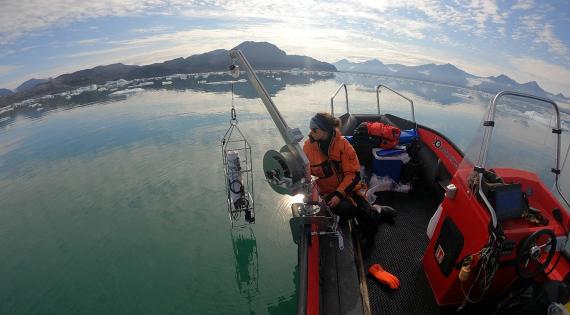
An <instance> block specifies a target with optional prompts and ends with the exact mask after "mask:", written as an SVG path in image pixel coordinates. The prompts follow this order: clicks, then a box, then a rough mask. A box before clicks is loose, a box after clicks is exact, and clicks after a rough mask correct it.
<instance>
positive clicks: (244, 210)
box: [221, 95, 255, 228]
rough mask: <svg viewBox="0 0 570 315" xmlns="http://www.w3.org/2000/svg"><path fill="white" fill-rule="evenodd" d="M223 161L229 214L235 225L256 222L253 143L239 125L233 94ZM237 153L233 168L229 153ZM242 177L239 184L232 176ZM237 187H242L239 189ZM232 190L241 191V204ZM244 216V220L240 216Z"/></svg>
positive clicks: (233, 225) (224, 141) (225, 135)
mask: <svg viewBox="0 0 570 315" xmlns="http://www.w3.org/2000/svg"><path fill="white" fill-rule="evenodd" d="M221 142H222V161H223V165H224V178H225V183H226V191H227V199H226V201H227V205H228V216H229V218H230V222H231V224H232V228H233V227H241V226H245V225H247V224H251V223H254V222H255V198H254V187H253V159H252V152H251V145H250V144H249V142H248V141H247V140H246V138H245V136H244V135H243V133H242V131H241V130H240V129H239V127H238V120H237V115H236V111H235V108H234V107H233V95H232V109H231V119H230V127H229V128H228V130H227V131H226V133H225V134H224V136H223V138H222V140H221ZM231 152H235V153H237V155H238V157H239V159H238V163H239V168H238V170H232V167H231V165H230V163H229V161H228V153H231ZM234 177H235V178H241V181H239V184H240V185H239V186H235V185H233V184H234V182H236V181H237V180H234V181H233V182H230V180H229V179H230V178H234ZM236 187H240V188H239V190H238V189H236ZM232 192H233V193H241V197H240V198H239V199H238V200H241V201H240V203H239V206H236V204H235V203H236V201H232ZM242 215H243V216H244V220H240V218H241V217H242Z"/></svg>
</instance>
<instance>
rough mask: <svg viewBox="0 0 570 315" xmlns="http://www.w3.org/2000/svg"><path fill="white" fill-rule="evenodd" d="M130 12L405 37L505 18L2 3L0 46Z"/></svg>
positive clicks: (310, 5)
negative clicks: (341, 28) (316, 26)
mask: <svg viewBox="0 0 570 315" xmlns="http://www.w3.org/2000/svg"><path fill="white" fill-rule="evenodd" d="M418 13H419V15H418ZM135 15H147V16H149V15H177V16H180V15H182V16H187V17H191V18H200V19H219V20H224V21H231V22H236V21H237V22H240V21H247V20H248V19H249V20H252V19H256V20H257V21H260V20H261V21H272V22H283V23H284V22H289V23H292V24H293V23H302V24H305V23H315V24H319V25H321V26H323V27H332V26H338V24H339V23H346V24H349V25H353V26H358V25H362V24H365V23H366V22H368V23H371V24H372V25H368V30H371V29H374V28H378V29H380V30H385V31H388V32H391V33H392V34H396V35H398V36H402V37H404V38H408V39H423V38H426V37H428V36H429V35H430V33H432V32H433V31H434V29H435V28H441V30H442V29H444V26H445V27H447V26H456V27H457V26H460V27H461V28H462V29H463V30H471V29H473V28H475V29H476V30H477V32H476V34H479V35H480V36H483V35H484V34H485V33H487V28H488V27H489V25H487V24H489V22H493V23H499V24H500V23H504V17H505V16H504V14H502V13H500V12H499V10H498V7H497V5H496V3H495V1H491V0H474V1H472V2H470V3H465V4H464V3H456V2H451V3H441V2H439V1H432V0H415V1H411V0H402V1H376V0H347V1H345V2H321V1H310V0H306V1H301V0H299V1H280V2H274V1H264V0H243V1H233V0H217V1H200V0H187V1H183V0H100V1H82V0H53V1H49V2H45V1H43V0H29V1H11V2H8V3H6V4H3V5H2V10H1V11H0V44H2V43H3V44H6V43H8V42H10V41H13V40H15V39H17V38H19V37H21V36H24V35H25V34H28V33H31V32H35V31H40V30H44V29H48V28H50V27H53V26H62V25H63V26H64V25H69V24H71V23H74V22H79V21H86V20H89V19H94V18H100V17H110V16H135ZM309 20H310V21H311V22H308V21H309ZM473 22H474V24H473ZM92 27H93V26H92ZM364 28H366V26H364ZM165 30H167V27H166V26H155V27H151V28H149V29H140V28H139V29H134V30H133V31H134V32H162V31H165Z"/></svg>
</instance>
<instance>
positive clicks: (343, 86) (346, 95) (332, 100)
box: [331, 83, 349, 116]
mask: <svg viewBox="0 0 570 315" xmlns="http://www.w3.org/2000/svg"><path fill="white" fill-rule="evenodd" d="M342 88H344V96H345V98H346V112H347V113H348V112H349V111H348V89H347V88H346V84H344V83H343V84H341V85H340V86H339V87H338V89H337V90H336V92H334V93H333V95H332V96H331V115H333V116H334V98H335V97H336V95H337V94H338V92H340V89H342Z"/></svg>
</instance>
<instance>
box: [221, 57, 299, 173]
mask: <svg viewBox="0 0 570 315" xmlns="http://www.w3.org/2000/svg"><path fill="white" fill-rule="evenodd" d="M230 57H231V58H232V60H234V59H235V60H237V61H238V62H239V63H240V64H241V66H242V67H243V69H244V70H245V73H246V74H247V77H248V79H249V81H250V82H251V85H252V86H253V87H254V88H255V90H256V91H257V94H258V95H259V98H261V101H263V104H264V105H265V108H266V109H267V111H268V112H269V115H271V119H273V122H274V123H275V126H277V129H278V130H279V133H281V137H283V140H285V143H286V144H287V146H288V147H289V149H290V150H291V152H293V153H294V154H295V155H297V156H298V157H299V159H300V160H301V163H302V164H303V166H305V165H307V164H308V163H309V160H308V159H307V156H306V155H305V152H303V149H302V148H301V146H300V145H299V142H300V141H301V140H302V139H303V135H302V134H301V131H300V130H299V129H298V128H295V129H291V128H289V126H288V125H287V123H286V122H285V119H283V116H281V113H280V112H279V110H278V109H277V107H276V106H275V104H274V103H273V100H271V97H270V96H269V93H268V92H267V90H266V89H265V87H264V86H263V85H262V84H261V81H259V78H258V77H257V75H256V74H255V70H253V68H252V67H251V65H250V64H249V62H248V61H247V59H246V58H245V56H244V55H243V53H242V52H241V51H240V50H238V49H232V50H231V51H230Z"/></svg>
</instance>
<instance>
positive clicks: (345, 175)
mask: <svg viewBox="0 0 570 315" xmlns="http://www.w3.org/2000/svg"><path fill="white" fill-rule="evenodd" d="M303 151H304V152H305V154H306V155H307V158H308V159H309V163H310V166H311V175H313V176H316V177H318V179H317V181H316V182H317V186H318V187H319V190H320V192H321V193H324V194H330V193H333V192H335V191H338V192H339V193H340V194H341V195H342V196H346V195H347V194H350V193H351V192H352V191H353V190H354V189H355V188H357V185H358V183H359V181H360V176H359V174H360V173H359V172H360V163H359V162H358V157H357V156H356V152H355V151H354V148H353V147H352V145H351V144H350V143H349V142H348V141H347V140H346V139H345V138H343V137H341V134H340V131H339V130H338V129H337V130H336V132H335V136H334V138H333V139H332V140H331V143H330V145H329V150H328V156H327V155H326V154H324V153H323V152H322V151H321V149H320V147H319V142H318V141H311V139H307V140H306V141H305V144H304V145H303Z"/></svg>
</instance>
